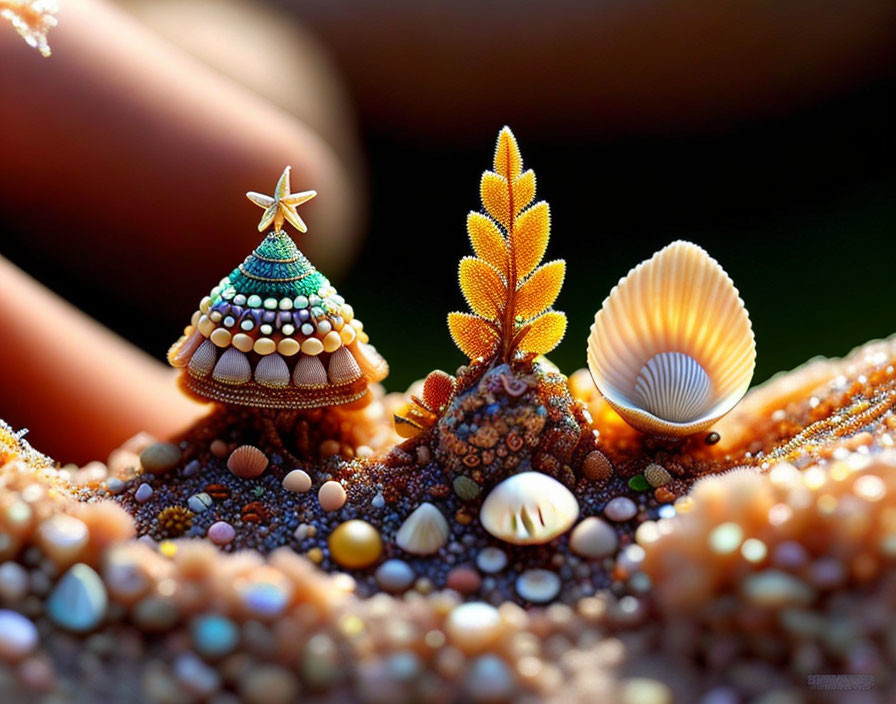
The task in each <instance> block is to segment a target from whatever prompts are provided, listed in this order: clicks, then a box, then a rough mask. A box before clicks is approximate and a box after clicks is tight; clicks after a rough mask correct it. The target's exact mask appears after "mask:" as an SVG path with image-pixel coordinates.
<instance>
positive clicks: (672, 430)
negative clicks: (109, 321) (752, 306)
mask: <svg viewBox="0 0 896 704" xmlns="http://www.w3.org/2000/svg"><path fill="white" fill-rule="evenodd" d="M755 362H756V345H755V342H754V339H753V330H752V327H751V325H750V317H749V315H748V313H747V310H746V308H745V307H744V302H743V301H742V300H741V299H740V296H739V295H738V292H737V289H736V288H735V287H734V283H733V282H732V281H731V278H730V277H729V276H728V274H726V273H725V270H724V269H722V267H721V266H719V264H718V262H716V260H715V259H713V258H712V257H710V256H709V255H708V254H707V253H706V252H705V251H704V250H703V249H701V248H700V247H698V246H697V245H695V244H691V243H690V242H683V241H677V242H673V243H672V244H670V245H669V246H667V247H665V248H663V249H662V250H660V251H659V252H657V253H656V254H654V255H653V257H651V258H650V259H648V260H647V261H645V262H642V263H641V264H639V265H638V266H636V267H635V268H634V269H632V270H631V271H630V272H629V273H628V275H627V276H626V277H625V278H623V279H622V280H620V282H619V284H617V285H616V286H615V287H614V288H613V290H612V291H611V292H610V295H609V296H608V297H607V299H606V300H605V301H604V303H603V306H602V307H601V309H600V310H599V311H598V312H597V314H596V315H595V316H594V324H593V325H592V326H591V334H590V335H589V337H588V368H589V369H590V370H591V376H592V378H593V379H594V383H595V384H596V385H597V388H598V390H600V392H601V394H603V397H604V398H605V399H606V401H607V403H609V404H610V406H612V407H613V408H614V409H615V410H616V412H617V413H619V415H620V416H622V418H623V419H625V421H626V422H627V423H628V424H629V425H631V426H633V427H634V428H637V429H638V430H641V431H643V432H646V433H650V434H653V435H665V436H684V435H690V434H692V433H697V432H700V431H701V430H705V429H706V428H708V427H710V426H711V425H712V424H713V423H715V422H716V421H717V420H718V419H719V418H721V417H722V416H724V415H725V414H726V413H728V411H730V410H731V409H732V408H734V406H735V405H736V404H737V402H738V401H739V400H740V399H741V398H742V397H743V395H744V394H745V393H746V391H747V388H748V387H749V385H750V381H751V379H752V378H753V369H754V366H755Z"/></svg>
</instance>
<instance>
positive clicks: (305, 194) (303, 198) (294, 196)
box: [280, 191, 317, 207]
mask: <svg viewBox="0 0 896 704" xmlns="http://www.w3.org/2000/svg"><path fill="white" fill-rule="evenodd" d="M316 195H317V191H302V192H301V193H290V194H289V195H288V196H286V197H285V198H281V199H280V202H281V203H283V204H284V205H291V206H293V207H295V206H297V205H301V204H302V203H307V202H308V201H309V200H311V199H312V198H314V196H316Z"/></svg>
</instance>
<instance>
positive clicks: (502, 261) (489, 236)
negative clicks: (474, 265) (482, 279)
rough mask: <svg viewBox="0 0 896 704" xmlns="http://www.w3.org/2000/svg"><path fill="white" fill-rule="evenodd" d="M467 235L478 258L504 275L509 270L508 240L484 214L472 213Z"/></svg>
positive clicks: (468, 221)
mask: <svg viewBox="0 0 896 704" xmlns="http://www.w3.org/2000/svg"><path fill="white" fill-rule="evenodd" d="M467 233H468V234H469V235H470V243H471V244H472V245H473V251H474V252H476V256H477V257H479V258H480V259H482V260H483V261H485V262H487V263H488V264H491V265H492V266H493V267H495V269H497V270H498V271H500V272H502V273H503V272H505V271H506V270H507V240H505V239H504V235H502V234H501V231H500V230H499V229H498V226H497V225H495V223H493V222H492V221H491V220H489V219H488V218H487V217H485V215H483V214H482V213H470V214H469V215H468V216H467Z"/></svg>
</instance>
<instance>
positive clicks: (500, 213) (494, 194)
mask: <svg viewBox="0 0 896 704" xmlns="http://www.w3.org/2000/svg"><path fill="white" fill-rule="evenodd" d="M479 197H480V198H482V205H483V206H485V210H486V212H487V213H488V214H489V215H491V216H492V217H493V218H494V219H495V220H497V221H498V223H499V224H500V225H501V227H503V228H504V229H507V228H508V227H509V226H510V189H509V188H508V187H507V179H506V178H504V177H503V176H498V174H496V173H493V172H491V171H486V172H485V173H484V174H482V182H481V183H480V184H479Z"/></svg>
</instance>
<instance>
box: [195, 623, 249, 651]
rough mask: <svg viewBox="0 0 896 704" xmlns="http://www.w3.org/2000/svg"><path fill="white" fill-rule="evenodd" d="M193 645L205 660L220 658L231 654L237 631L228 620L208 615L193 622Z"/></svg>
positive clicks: (237, 636) (237, 634) (236, 638)
mask: <svg viewBox="0 0 896 704" xmlns="http://www.w3.org/2000/svg"><path fill="white" fill-rule="evenodd" d="M192 633H193V645H194V646H195V647H196V650H198V651H199V654H200V655H202V656H204V657H207V658H220V657H223V656H225V655H228V654H229V653H231V652H233V649H234V648H236V644H237V641H238V640H239V631H238V630H237V627H236V625H234V623H233V621H231V620H230V619H229V618H225V617H224V616H218V615H217V614H208V615H206V616H200V617H199V618H197V619H196V620H195V621H194V622H193V628H192Z"/></svg>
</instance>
